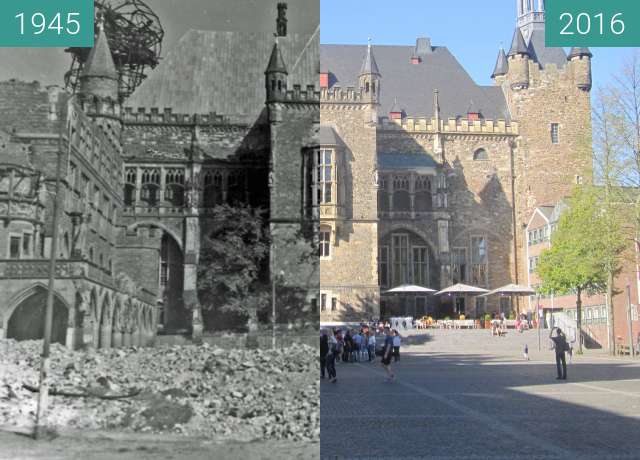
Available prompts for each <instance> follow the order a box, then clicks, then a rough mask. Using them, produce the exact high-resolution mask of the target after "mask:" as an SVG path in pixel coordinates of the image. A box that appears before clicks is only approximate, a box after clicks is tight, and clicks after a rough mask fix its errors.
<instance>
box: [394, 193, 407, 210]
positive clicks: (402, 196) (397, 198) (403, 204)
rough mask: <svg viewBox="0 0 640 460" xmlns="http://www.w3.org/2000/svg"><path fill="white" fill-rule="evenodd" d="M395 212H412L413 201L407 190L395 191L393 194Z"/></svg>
mask: <svg viewBox="0 0 640 460" xmlns="http://www.w3.org/2000/svg"><path fill="white" fill-rule="evenodd" d="M393 210H394V211H410V210H411V200H410V198H409V192H408V191H406V190H394V192H393Z"/></svg>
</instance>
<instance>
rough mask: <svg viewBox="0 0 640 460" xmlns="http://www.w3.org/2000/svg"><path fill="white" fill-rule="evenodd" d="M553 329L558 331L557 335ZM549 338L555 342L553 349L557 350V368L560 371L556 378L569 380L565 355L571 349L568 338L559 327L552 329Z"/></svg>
mask: <svg viewBox="0 0 640 460" xmlns="http://www.w3.org/2000/svg"><path fill="white" fill-rule="evenodd" d="M553 331H556V334H555V336H554V335H553ZM549 338H550V339H551V341H552V342H553V349H554V350H555V351H556V370H557V371H558V377H556V380H567V360H566V357H565V352H566V351H567V350H568V349H569V344H568V343H567V338H566V336H565V335H564V332H562V329H560V328H559V327H554V328H553V329H551V332H550V333H549Z"/></svg>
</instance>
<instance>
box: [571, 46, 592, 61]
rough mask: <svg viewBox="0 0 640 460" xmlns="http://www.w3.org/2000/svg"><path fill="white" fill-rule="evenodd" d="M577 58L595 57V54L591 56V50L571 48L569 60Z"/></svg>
mask: <svg viewBox="0 0 640 460" xmlns="http://www.w3.org/2000/svg"><path fill="white" fill-rule="evenodd" d="M576 56H589V57H593V54H591V50H589V48H578V47H573V48H571V52H570V53H569V59H571V58H573V57H576Z"/></svg>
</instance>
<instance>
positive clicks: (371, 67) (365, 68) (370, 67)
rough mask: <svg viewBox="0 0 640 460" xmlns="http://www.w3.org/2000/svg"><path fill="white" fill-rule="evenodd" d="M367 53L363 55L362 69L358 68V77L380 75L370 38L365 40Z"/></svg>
mask: <svg viewBox="0 0 640 460" xmlns="http://www.w3.org/2000/svg"><path fill="white" fill-rule="evenodd" d="M367 42H368V43H367V52H366V53H365V55H364V59H363V61H362V67H361V68H360V75H365V74H372V75H380V71H379V70H378V64H377V63H376V58H375V57H374V56H373V48H372V46H371V37H369V38H368V39H367Z"/></svg>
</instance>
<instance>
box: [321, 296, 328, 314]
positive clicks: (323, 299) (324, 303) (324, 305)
mask: <svg viewBox="0 0 640 460" xmlns="http://www.w3.org/2000/svg"><path fill="white" fill-rule="evenodd" d="M320 309H321V310H322V311H325V310H326V309H327V294H324V293H323V294H320Z"/></svg>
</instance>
